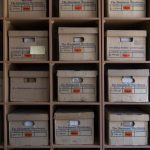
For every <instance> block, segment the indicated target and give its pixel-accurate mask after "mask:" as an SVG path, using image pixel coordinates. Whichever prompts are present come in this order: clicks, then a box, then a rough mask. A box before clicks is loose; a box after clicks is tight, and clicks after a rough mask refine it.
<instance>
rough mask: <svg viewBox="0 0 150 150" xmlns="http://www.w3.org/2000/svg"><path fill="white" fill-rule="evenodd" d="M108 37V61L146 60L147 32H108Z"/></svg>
mask: <svg viewBox="0 0 150 150" xmlns="http://www.w3.org/2000/svg"><path fill="white" fill-rule="evenodd" d="M106 35H107V43H106V50H107V60H110V61H129V60H130V61H142V60H143V61H144V60H146V36H147V32H146V31H145V30H140V31H138V30H108V31H107V32H106Z"/></svg>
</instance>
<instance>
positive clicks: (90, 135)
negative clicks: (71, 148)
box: [54, 109, 94, 144]
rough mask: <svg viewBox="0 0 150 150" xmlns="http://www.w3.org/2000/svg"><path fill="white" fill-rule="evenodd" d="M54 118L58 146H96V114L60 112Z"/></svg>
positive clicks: (86, 111)
mask: <svg viewBox="0 0 150 150" xmlns="http://www.w3.org/2000/svg"><path fill="white" fill-rule="evenodd" d="M54 118H55V143H56V144H94V112H92V111H89V110H73V109H72V110H58V111H56V112H55V114H54Z"/></svg>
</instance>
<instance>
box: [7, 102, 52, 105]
mask: <svg viewBox="0 0 150 150" xmlns="http://www.w3.org/2000/svg"><path fill="white" fill-rule="evenodd" d="M7 104H8V105H50V102H8V103H7Z"/></svg>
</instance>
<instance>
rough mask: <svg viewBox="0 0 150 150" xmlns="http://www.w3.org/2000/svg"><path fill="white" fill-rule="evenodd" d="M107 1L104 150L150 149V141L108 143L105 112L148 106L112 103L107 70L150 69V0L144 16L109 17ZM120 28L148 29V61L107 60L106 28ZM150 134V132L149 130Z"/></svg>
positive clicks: (103, 102) (103, 9)
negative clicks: (123, 144) (126, 143)
mask: <svg viewBox="0 0 150 150" xmlns="http://www.w3.org/2000/svg"><path fill="white" fill-rule="evenodd" d="M105 2H106V1H105V0H102V87H101V89H102V103H101V104H102V107H101V109H102V120H103V138H102V139H103V142H102V145H103V150H122V149H124V150H133V149H134V150H135V149H136V150H144V149H150V143H148V145H145V146H111V145H108V143H107V140H106V127H105V113H106V108H111V107H113V108H116V109H117V108H119V107H121V106H122V107H126V108H129V109H130V107H131V108H132V107H136V108H144V109H145V108H148V109H149V107H150V103H149V102H148V103H121V102H120V103H118V102H117V103H111V102H108V92H107V70H108V69H110V68H111V69H112V68H113V69H121V68H122V69H123V68H126V69H128V68H133V69H135V68H140V69H141V68H148V69H150V55H149V39H150V37H149V32H150V30H149V27H148V26H149V25H150V1H149V0H147V1H146V4H147V5H146V7H147V8H146V10H147V11H146V17H144V18H109V17H107V16H106V7H105V6H106V3H105ZM113 29H114V30H117V29H118V30H119V29H133V30H136V29H137V30H140V29H141V30H142V29H143V30H147V33H148V36H147V48H146V56H147V57H146V61H126V62H125V61H124V62H120V61H107V60H106V48H105V31H106V30H113ZM148 134H149V132H148Z"/></svg>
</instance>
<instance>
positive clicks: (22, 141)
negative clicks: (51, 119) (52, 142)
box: [9, 120, 48, 146]
mask: <svg viewBox="0 0 150 150" xmlns="http://www.w3.org/2000/svg"><path fill="white" fill-rule="evenodd" d="M32 123H33V124H34V125H33V126H30V124H32ZM37 141H38V142H37ZM9 144H10V145H12V146H34V145H48V121H31V120H29V121H28V120H26V121H11V122H9Z"/></svg>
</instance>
